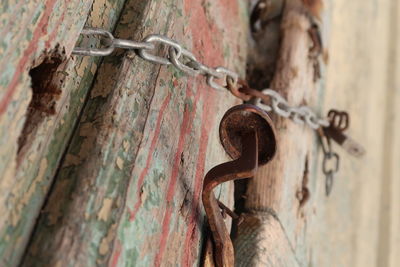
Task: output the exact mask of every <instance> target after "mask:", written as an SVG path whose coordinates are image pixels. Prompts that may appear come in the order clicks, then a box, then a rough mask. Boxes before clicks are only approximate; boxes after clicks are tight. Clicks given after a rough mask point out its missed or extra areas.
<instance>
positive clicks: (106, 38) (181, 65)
mask: <svg viewBox="0 0 400 267" xmlns="http://www.w3.org/2000/svg"><path fill="white" fill-rule="evenodd" d="M81 34H82V35H86V36H90V35H91V36H98V37H101V38H102V41H103V43H102V44H103V45H104V47H102V48H91V47H75V48H74V50H73V51H72V54H75V55H82V56H108V55H110V54H111V53H112V52H113V51H114V49H115V48H123V49H127V50H136V51H137V52H138V55H139V56H140V57H141V58H143V59H144V60H147V61H150V62H152V63H156V64H161V65H171V64H172V65H174V66H175V67H176V68H177V69H179V70H181V71H182V72H184V73H186V74H188V75H190V76H197V75H203V76H205V77H206V78H207V84H208V85H209V86H210V87H212V88H214V89H217V90H226V87H225V86H226V84H227V83H228V82H229V83H231V84H234V86H236V85H237V82H238V77H239V75H238V74H237V73H235V72H233V71H230V70H228V69H226V68H224V67H217V68H212V67H209V66H206V65H204V64H203V63H201V62H200V61H198V60H197V59H196V57H195V56H194V55H193V54H192V53H191V52H190V51H188V50H186V49H185V48H184V47H183V46H182V45H180V44H179V43H177V42H176V41H174V40H172V39H170V38H168V37H166V36H163V35H159V34H151V35H149V36H147V37H146V38H144V39H143V41H141V42H135V41H131V40H124V39H117V38H115V37H114V36H113V35H112V34H111V33H110V32H109V31H106V30H103V29H98V28H84V29H83V30H82V32H81ZM157 45H164V46H165V47H166V48H167V51H168V56H167V57H161V56H157V55H155V54H153V53H151V52H152V51H154V50H156V47H157ZM217 79H222V82H220V83H218V82H216V81H215V80H217ZM221 84H222V85H221Z"/></svg>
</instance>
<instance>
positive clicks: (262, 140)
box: [202, 104, 276, 267]
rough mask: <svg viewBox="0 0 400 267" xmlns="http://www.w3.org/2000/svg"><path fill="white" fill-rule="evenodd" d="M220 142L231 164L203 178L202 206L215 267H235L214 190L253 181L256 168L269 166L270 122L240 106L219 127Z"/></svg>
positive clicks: (271, 146)
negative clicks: (241, 181) (234, 183)
mask: <svg viewBox="0 0 400 267" xmlns="http://www.w3.org/2000/svg"><path fill="white" fill-rule="evenodd" d="M220 139H221V143H222V145H223V146H224V148H225V150H226V152H227V153H228V154H229V155H230V156H231V157H232V158H233V159H234V160H233V161H230V162H226V163H223V164H220V165H218V166H216V167H214V168H212V169H211V170H210V171H209V172H208V173H207V174H206V176H205V178H204V184H203V193H202V198H203V205H204V209H205V211H206V215H207V218H208V223H209V226H210V230H211V233H212V239H213V246H214V249H213V252H214V253H213V258H214V263H215V265H216V266H218V267H228V266H229V267H233V266H234V250H233V245H232V241H231V239H230V235H229V232H228V229H227V228H226V226H225V222H224V218H223V216H222V214H221V208H220V203H219V202H218V200H217V199H216V197H215V195H214V193H213V189H214V188H215V187H217V186H218V185H220V184H222V183H224V182H227V181H232V180H237V179H245V178H251V177H254V175H255V173H256V171H257V167H258V165H263V164H266V163H267V162H269V161H270V160H271V159H272V157H273V156H274V154H275V151H276V140H275V131H274V128H273V126H272V122H271V119H270V118H269V117H268V115H267V114H266V113H265V112H264V111H263V110H261V109H260V108H258V107H256V106H253V105H248V104H244V105H239V106H235V107H233V108H231V109H229V110H228V111H227V112H226V113H225V115H224V117H223V118H222V121H221V123H220Z"/></svg>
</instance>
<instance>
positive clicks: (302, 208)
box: [235, 0, 320, 266]
mask: <svg viewBox="0 0 400 267" xmlns="http://www.w3.org/2000/svg"><path fill="white" fill-rule="evenodd" d="M281 23H282V24H281V35H282V41H281V44H280V49H279V56H278V61H277V65H276V69H275V72H274V76H273V79H272V83H271V85H270V88H273V89H274V90H277V91H278V92H280V93H281V94H282V95H283V96H284V97H285V98H286V99H288V102H289V103H290V105H293V106H299V105H302V104H306V105H308V106H310V107H311V108H312V109H314V110H318V108H317V105H316V100H317V98H318V93H317V92H318V87H317V85H316V83H315V77H316V76H317V75H316V71H318V69H315V60H316V59H315V56H313V54H312V53H313V51H312V50H311V48H312V47H313V46H314V45H318V44H314V43H313V40H312V38H311V37H310V33H309V31H310V29H311V27H312V26H313V21H312V20H311V16H310V14H309V13H308V10H307V8H306V7H305V6H304V5H303V2H302V1H297V0H291V1H286V4H285V7H284V11H283V18H282V22H281ZM266 71H267V69H266ZM272 118H273V120H274V123H275V127H276V133H277V134H276V138H277V147H278V149H277V153H276V155H275V157H274V159H272V161H271V162H269V163H268V164H266V165H265V166H261V167H260V168H259V170H258V173H257V175H256V177H255V178H254V179H251V180H250V181H249V182H248V187H247V192H246V197H245V200H246V201H245V209H246V210H247V211H249V212H251V213H255V214H257V212H260V213H262V214H264V212H265V211H266V210H271V211H273V213H274V214H275V215H276V216H277V218H279V221H280V222H281V224H282V225H281V226H280V228H279V229H274V230H271V231H264V232H262V231H260V232H259V234H260V236H258V237H257V238H254V239H247V240H246V241H247V243H248V244H247V245H248V246H250V247H252V246H255V245H257V244H258V245H261V246H265V247H269V248H270V249H271V250H272V251H270V252H269V254H268V255H269V256H266V255H261V254H262V252H261V251H258V252H259V254H260V255H258V254H257V255H255V256H254V257H253V260H252V261H251V264H250V265H248V266H253V265H259V266H295V263H291V262H293V261H296V264H299V265H300V266H302V265H303V264H305V263H307V262H308V250H309V249H310V247H309V246H308V245H311V244H309V243H307V236H306V234H307V220H308V217H309V216H310V212H311V209H310V207H309V203H310V202H308V201H307V198H306V197H307V196H306V195H304V196H300V195H299V192H303V190H308V191H309V192H314V191H315V186H314V184H315V183H316V180H315V179H316V175H315V173H314V171H312V170H315V164H320V161H318V160H317V157H316V138H315V132H314V131H313V130H312V129H311V128H309V127H308V126H307V125H299V124H296V123H294V122H293V121H290V120H288V119H285V118H282V117H278V116H276V115H275V114H272ZM318 178H320V176H318ZM311 194H312V193H311ZM243 227H248V225H246V224H240V225H239V226H238V228H239V230H238V231H239V232H240V231H242V230H241V229H242V228H243ZM265 227H266V226H265ZM265 227H264V228H265ZM243 231H244V230H243ZM274 231H276V233H278V232H282V231H283V232H284V233H281V235H282V236H285V239H284V240H275V239H271V238H270V236H269V235H272V234H273V233H274ZM242 238H243V237H241V236H238V237H237V239H236V240H235V243H236V242H243V240H242ZM271 242H272V244H274V242H276V244H285V246H286V247H292V248H293V250H290V251H288V250H287V249H286V250H282V246H281V245H277V246H274V245H272V244H270V243H271ZM235 247H236V245H235ZM243 257H244V258H246V261H249V262H250V259H248V258H247V257H246V256H243ZM277 259H280V260H277Z"/></svg>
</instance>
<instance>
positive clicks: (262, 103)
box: [72, 28, 329, 130]
mask: <svg viewBox="0 0 400 267" xmlns="http://www.w3.org/2000/svg"><path fill="white" fill-rule="evenodd" d="M81 34H82V35H86V36H89V35H92V36H98V37H101V38H102V41H103V45H104V47H102V48H90V47H85V48H83V47H76V48H75V49H74V50H73V52H72V53H73V54H75V55H84V56H108V55H110V54H111V53H112V52H113V51H114V49H115V48H123V49H128V50H136V51H137V52H138V55H139V56H140V57H141V58H143V59H144V60H147V61H150V62H152V63H156V64H161V65H171V64H172V65H174V66H175V67H176V68H177V69H179V70H181V71H182V72H184V73H186V74H188V75H190V76H198V75H203V76H205V77H206V78H207V84H208V85H209V86H210V87H211V88H214V89H217V90H226V89H227V88H228V89H230V90H231V91H232V93H233V94H234V95H236V96H237V97H239V98H241V99H243V100H249V99H250V97H252V96H253V97H254V96H255V95H254V94H252V93H251V92H250V93H247V94H246V93H244V94H243V93H240V92H238V90H237V87H238V77H239V75H238V74H237V73H236V72H234V71H231V70H228V69H226V68H224V67H217V68H212V67H209V66H207V65H205V64H203V63H201V62H200V61H198V60H197V59H196V57H195V56H194V55H193V53H191V52H190V51H188V50H187V49H185V48H184V47H183V46H182V45H180V44H179V43H178V42H176V41H175V40H172V39H170V38H168V37H166V36H163V35H158V34H151V35H149V36H147V37H146V38H144V39H143V41H141V42H135V41H131V40H124V39H117V38H115V37H114V36H113V35H112V34H111V33H110V32H109V31H106V30H104V29H98V28H84V29H83V30H82V32H81ZM157 45H164V46H165V47H166V48H167V51H168V56H167V57H161V56H156V55H154V54H152V53H151V51H154V50H155V49H156V46H157ZM216 79H222V82H216V81H215V80H216ZM221 84H222V85H221ZM235 90H236V91H235ZM253 91H255V90H253ZM258 96H259V97H258V98H255V102H254V104H255V105H257V106H259V107H261V108H263V109H264V110H266V111H267V112H270V111H273V112H275V113H276V114H278V115H279V116H282V117H284V118H291V119H292V120H293V121H294V122H296V123H299V124H304V123H305V124H307V125H308V126H309V127H311V128H312V129H314V130H317V129H318V128H320V127H321V126H322V127H327V126H329V122H328V121H327V120H326V119H322V118H319V117H318V116H317V115H316V114H315V113H314V112H313V111H312V110H311V109H310V108H309V107H307V106H299V107H293V106H290V105H289V103H288V102H287V101H286V99H284V98H283V97H282V96H281V95H280V94H279V93H278V92H276V91H274V90H272V89H264V90H263V91H262V96H261V97H260V95H258ZM266 97H269V98H270V100H271V105H268V104H267V102H266V101H267V99H266Z"/></svg>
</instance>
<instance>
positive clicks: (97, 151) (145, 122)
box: [22, 0, 247, 266]
mask: <svg viewBox="0 0 400 267" xmlns="http://www.w3.org/2000/svg"><path fill="white" fill-rule="evenodd" d="M243 8H245V6H244V5H243V3H242V2H241V1H238V2H231V1H229V4H227V2H226V1H225V0H219V1H198V0H186V1H174V2H171V1H164V0H163V1H127V2H126V4H125V7H124V10H123V13H122V15H121V18H120V21H119V22H118V25H117V27H116V30H115V33H114V34H115V36H118V37H120V38H127V39H133V40H140V39H142V38H144V37H145V36H146V35H148V34H150V33H160V34H163V35H166V36H169V37H171V38H173V39H175V40H178V41H179V42H180V43H182V44H183V45H184V46H185V47H187V48H188V49H189V50H192V51H194V53H195V54H196V56H197V57H198V59H199V60H201V61H202V62H204V63H206V64H208V65H210V66H218V65H224V66H227V67H229V68H231V69H234V70H236V71H238V72H240V73H243V72H244V67H245V64H244V63H245V61H244V59H245V54H246V46H245V45H246V42H245V38H246V29H245V28H244V26H245V25H246V23H245V22H243V23H238V21H239V22H240V21H245V20H246V19H247V18H246V16H245V14H244V12H243ZM228 29H229V30H228ZM160 53H163V54H164V53H165V51H164V50H163V51H160ZM237 102H238V101H237V100H236V99H235V98H234V97H233V96H231V95H230V94H229V92H220V91H215V90H213V89H211V88H209V87H208V86H207V85H206V83H205V80H204V78H201V77H199V78H196V79H194V78H189V77H187V76H185V75H183V74H182V73H181V72H179V71H177V70H176V69H174V68H173V67H166V66H162V67H161V66H159V65H154V64H151V63H149V62H145V61H143V60H142V59H140V58H139V57H137V56H136V55H135V54H134V53H121V52H119V53H116V54H115V55H113V56H110V57H107V58H106V59H105V60H104V62H103V64H102V65H101V67H100V69H99V70H98V73H97V79H96V81H95V84H94V86H93V89H92V90H91V93H90V97H89V99H88V102H87V104H86V106H85V109H84V111H83V114H82V119H81V120H80V122H79V125H78V128H77V130H76V132H75V134H74V136H73V138H72V142H71V145H70V147H69V149H68V151H67V153H66V156H65V158H64V160H63V163H62V167H61V168H60V170H59V172H58V175H57V177H56V182H55V184H54V186H53V189H52V192H51V194H50V196H49V199H48V201H47V204H46V206H45V208H44V209H43V212H42V215H41V217H40V219H39V222H38V225H37V228H36V231H35V233H34V235H33V238H32V240H31V243H30V246H29V248H28V253H27V255H26V257H25V259H24V261H23V264H22V265H23V266H54V265H56V266H94V265H96V264H97V265H111V266H170V265H175V264H181V265H182V266H188V265H195V264H198V261H199V252H200V245H201V240H202V235H201V233H202V229H203V211H202V208H201V206H200V204H201V202H200V201H199V196H200V192H201V188H202V180H203V177H204V174H205V171H207V170H208V169H209V168H211V167H213V166H214V165H217V164H219V163H221V162H223V161H227V160H228V158H227V156H226V155H225V152H224V151H223V148H222V146H221V145H220V144H219V138H218V124H219V119H220V118H221V117H222V115H223V113H224V112H225V111H226V110H227V109H228V107H230V106H232V105H234V104H235V103H237ZM230 196H232V186H231V185H229V184H228V185H226V186H224V187H223V190H222V191H221V193H219V197H220V198H221V199H222V200H224V202H225V203H230V201H231V199H232V197H230Z"/></svg>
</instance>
